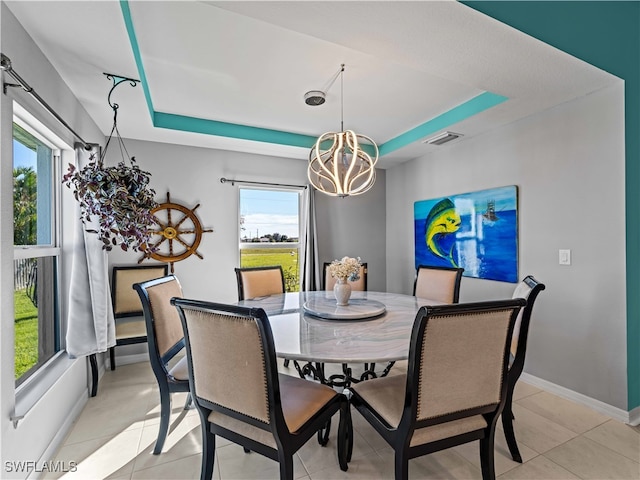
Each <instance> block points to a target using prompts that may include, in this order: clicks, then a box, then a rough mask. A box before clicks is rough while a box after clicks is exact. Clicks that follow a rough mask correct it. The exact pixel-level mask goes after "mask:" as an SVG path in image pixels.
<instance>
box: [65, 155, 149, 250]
mask: <svg viewBox="0 0 640 480" xmlns="http://www.w3.org/2000/svg"><path fill="white" fill-rule="evenodd" d="M105 150H106V149H105ZM103 157H104V155H101V156H100V158H96V156H95V155H92V156H91V157H90V160H91V161H90V162H89V164H88V165H86V166H85V167H84V168H82V169H77V168H76V167H75V165H72V164H69V169H68V171H67V173H66V174H65V175H64V177H63V182H64V183H65V184H66V185H67V187H69V188H73V190H74V192H73V195H74V197H75V199H76V200H77V201H78V203H79V204H80V212H81V219H82V222H83V223H84V224H85V226H86V231H87V232H90V233H95V234H97V235H98V237H99V239H100V241H101V242H102V248H103V249H105V250H107V251H109V250H111V249H112V248H113V247H114V246H117V245H119V246H120V248H121V249H122V250H124V251H128V250H133V251H138V252H147V250H148V246H149V245H150V243H149V235H150V233H149V228H150V226H151V225H154V224H155V223H154V220H153V215H152V214H151V210H153V209H154V208H156V207H157V206H158V204H157V202H156V201H155V200H154V196H155V191H154V190H153V189H151V188H149V180H150V177H151V175H150V174H149V172H145V171H144V170H141V169H140V167H138V165H137V164H136V162H135V157H131V159H130V160H129V161H130V163H131V166H129V165H127V164H126V163H125V162H124V161H121V162H119V163H118V164H117V165H116V166H113V167H105V166H104V161H103ZM94 219H95V220H96V222H94V221H93V220H94Z"/></svg>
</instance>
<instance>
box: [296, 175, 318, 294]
mask: <svg viewBox="0 0 640 480" xmlns="http://www.w3.org/2000/svg"><path fill="white" fill-rule="evenodd" d="M314 196H315V190H314V188H313V187H312V186H311V185H308V186H307V188H306V189H305V190H303V192H302V202H301V209H300V211H301V214H300V221H301V223H302V235H301V237H300V290H301V291H305V290H307V291H308V290H316V289H317V287H318V286H319V285H320V270H319V267H318V242H317V237H316V204H315V199H314Z"/></svg>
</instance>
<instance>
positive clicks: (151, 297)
mask: <svg viewBox="0 0 640 480" xmlns="http://www.w3.org/2000/svg"><path fill="white" fill-rule="evenodd" d="M133 288H134V289H135V290H136V291H137V292H138V295H139V297H140V302H141V303H142V309H143V311H144V321H145V324H146V327H147V339H148V344H149V361H150V362H151V369H152V370H153V374H154V375H155V377H156V380H157V382H158V388H159V390H160V427H159V430H158V438H157V439H156V444H155V447H154V448H153V454H154V455H158V454H159V453H160V452H162V447H163V446H164V442H165V440H166V438H167V432H168V431H169V420H170V418H171V394H172V393H174V392H188V391H189V375H188V373H187V357H186V356H182V358H180V357H177V358H176V356H177V355H178V354H179V353H181V352H183V350H184V335H183V333H182V324H181V323H180V316H179V315H178V312H177V310H176V309H175V307H173V306H172V305H171V303H170V300H171V299H172V298H173V297H182V287H181V286H180V282H179V281H178V279H177V278H176V277H175V276H174V275H168V276H165V277H162V278H157V279H154V280H149V281H147V282H142V283H136V284H135V285H133ZM170 365H172V366H170ZM190 402H191V396H189V395H188V396H187V401H186V403H185V406H184V408H185V410H186V409H187V408H188V407H189V404H190Z"/></svg>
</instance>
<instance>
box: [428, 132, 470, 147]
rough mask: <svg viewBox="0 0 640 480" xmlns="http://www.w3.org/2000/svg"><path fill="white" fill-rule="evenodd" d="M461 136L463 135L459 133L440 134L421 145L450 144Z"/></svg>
mask: <svg viewBox="0 0 640 480" xmlns="http://www.w3.org/2000/svg"><path fill="white" fill-rule="evenodd" d="M462 136H463V135H462V134H461V133H453V132H442V133H439V134H438V135H436V136H435V137H431V138H427V139H426V140H425V141H424V142H423V143H426V144H428V145H442V144H443V143H447V142H450V141H451V140H455V139H456V138H460V137H462Z"/></svg>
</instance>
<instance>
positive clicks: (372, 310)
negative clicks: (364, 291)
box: [302, 298, 387, 320]
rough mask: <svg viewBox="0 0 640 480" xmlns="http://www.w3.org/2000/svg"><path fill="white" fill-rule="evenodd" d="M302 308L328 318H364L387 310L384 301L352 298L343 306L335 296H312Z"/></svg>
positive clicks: (315, 315)
mask: <svg viewBox="0 0 640 480" xmlns="http://www.w3.org/2000/svg"><path fill="white" fill-rule="evenodd" d="M302 308H303V309H304V311H305V312H306V313H308V314H309V315H313V316H314V317H320V318H324V319H326V320H362V319H364V318H372V317H377V316H380V315H382V314H383V313H384V312H386V310H387V309H386V307H385V306H384V303H380V302H378V301H376V300H366V299H363V298H354V299H351V300H349V305H346V306H342V307H341V306H338V305H336V300H335V299H334V298H312V299H310V300H308V301H306V302H304V305H303V306H302Z"/></svg>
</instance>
